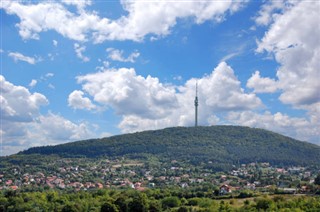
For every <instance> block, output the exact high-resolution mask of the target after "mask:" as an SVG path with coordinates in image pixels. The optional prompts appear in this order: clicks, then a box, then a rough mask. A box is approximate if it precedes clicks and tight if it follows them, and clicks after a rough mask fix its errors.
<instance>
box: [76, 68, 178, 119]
mask: <svg viewBox="0 0 320 212" xmlns="http://www.w3.org/2000/svg"><path fill="white" fill-rule="evenodd" d="M77 79H78V82H79V83H83V86H82V88H83V90H84V91H85V92H86V93H88V94H89V95H91V96H92V97H93V99H94V100H95V101H96V102H98V103H100V104H104V105H106V106H109V107H113V108H114V109H115V110H116V112H117V113H118V114H120V115H126V114H136V115H140V116H146V117H149V118H159V117H162V116H164V115H165V112H166V111H164V109H168V108H173V107H174V106H175V102H176V99H175V95H174V94H175V90H174V88H173V87H170V86H165V85H163V84H162V83H160V82H159V80H158V79H157V78H154V77H151V76H148V77H146V78H144V77H142V76H139V75H136V72H135V70H134V69H127V68H121V69H119V70H116V69H111V70H106V71H103V72H98V73H94V74H88V75H85V76H79V77H78V78H77Z"/></svg>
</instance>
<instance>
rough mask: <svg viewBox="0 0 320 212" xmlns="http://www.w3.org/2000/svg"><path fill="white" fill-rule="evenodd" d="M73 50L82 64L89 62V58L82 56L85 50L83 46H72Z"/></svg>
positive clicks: (76, 44)
mask: <svg viewBox="0 0 320 212" xmlns="http://www.w3.org/2000/svg"><path fill="white" fill-rule="evenodd" d="M74 50H75V52H76V54H77V57H78V58H80V59H81V60H82V61H83V62H89V61H90V58H89V57H86V56H84V55H83V52H84V51H85V50H86V47H85V46H80V44H78V43H75V44H74Z"/></svg>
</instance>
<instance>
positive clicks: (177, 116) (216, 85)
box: [77, 62, 262, 132]
mask: <svg viewBox="0 0 320 212" xmlns="http://www.w3.org/2000/svg"><path fill="white" fill-rule="evenodd" d="M77 79H78V82H79V83H82V90H83V92H84V93H87V94H88V95H90V96H92V97H93V100H94V101H95V102H98V103H99V104H101V105H104V106H106V107H111V108H113V109H114V110H115V111H116V112H117V114H118V115H121V116H122V118H123V119H122V121H121V123H120V124H119V128H120V129H121V130H122V131H123V132H132V131H139V130H146V129H158V128H162V127H168V126H190V125H193V123H194V109H193V101H194V96H195V84H196V81H197V82H198V88H199V105H200V106H199V108H201V109H200V110H201V112H199V120H201V121H200V124H203V125H207V124H212V123H215V122H216V121H217V120H218V117H216V116H215V115H214V113H218V112H227V111H242V110H251V109H256V108H259V107H261V106H262V103H261V101H260V99H259V98H258V97H256V96H255V94H248V93H245V92H244V90H243V89H242V88H241V85H240V81H239V80H238V79H237V78H236V76H235V75H234V72H233V70H232V69H231V67H229V66H228V65H227V64H226V63H224V62H223V63H220V64H219V65H218V66H217V67H216V68H215V69H214V71H213V72H212V73H211V74H210V75H208V76H204V77H203V78H200V79H190V80H188V81H187V82H186V84H185V85H183V86H179V87H176V86H172V85H168V84H162V83H161V82H160V81H159V79H158V78H155V77H151V76H147V77H143V76H140V75H137V74H136V72H135V70H134V69H126V68H120V69H118V70H115V69H112V70H105V71H103V72H98V73H93V74H88V75H85V76H79V77H78V78H77Z"/></svg>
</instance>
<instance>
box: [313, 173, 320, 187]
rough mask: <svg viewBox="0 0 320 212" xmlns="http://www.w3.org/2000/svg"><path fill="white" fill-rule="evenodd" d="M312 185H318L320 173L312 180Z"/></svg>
mask: <svg viewBox="0 0 320 212" xmlns="http://www.w3.org/2000/svg"><path fill="white" fill-rule="evenodd" d="M314 184H316V185H320V173H319V174H318V176H317V177H316V179H314Z"/></svg>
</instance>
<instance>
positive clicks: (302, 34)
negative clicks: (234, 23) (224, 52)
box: [257, 1, 320, 107]
mask: <svg viewBox="0 0 320 212" xmlns="http://www.w3.org/2000/svg"><path fill="white" fill-rule="evenodd" d="M292 3H293V4H292V5H291V6H290V8H288V9H287V10H285V11H284V12H283V14H278V15H276V16H275V17H273V20H274V21H273V23H272V24H271V25H270V28H269V29H268V31H267V32H266V33H265V35H264V37H263V38H262V39H261V40H260V41H259V42H258V48H257V52H260V53H261V52H264V51H266V52H268V53H269V54H274V56H275V59H276V61H277V62H278V63H279V64H280V67H279V69H278V70H277V78H278V79H277V84H278V87H279V88H280V89H281V90H282V93H281V95H280V100H281V101H282V102H283V103H286V104H291V105H293V106H295V107H299V106H302V105H305V106H306V105H310V104H314V103H317V102H319V99H320V93H319V90H320V83H319V78H320V71H319V67H320V40H319V39H318V38H319V37H320V22H319V21H318V19H319V10H320V2H312V3H311V2H308V1H296V2H292Z"/></svg>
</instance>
